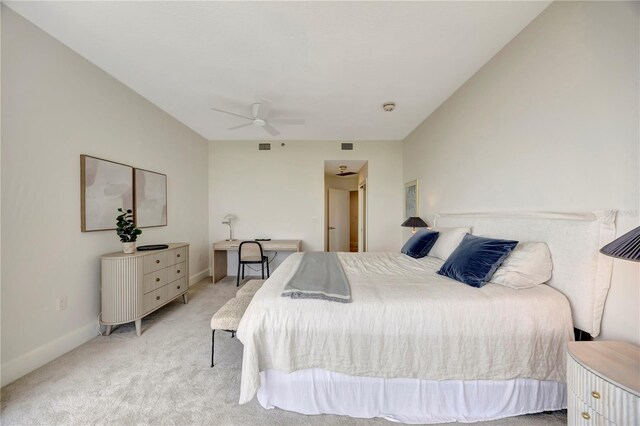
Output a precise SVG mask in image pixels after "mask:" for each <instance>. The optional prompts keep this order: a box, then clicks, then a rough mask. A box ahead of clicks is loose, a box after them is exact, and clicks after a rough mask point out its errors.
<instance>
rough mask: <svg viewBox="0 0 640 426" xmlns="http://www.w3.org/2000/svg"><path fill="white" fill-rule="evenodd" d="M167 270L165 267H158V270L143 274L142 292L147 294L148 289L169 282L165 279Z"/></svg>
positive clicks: (150, 289)
mask: <svg viewBox="0 0 640 426" xmlns="http://www.w3.org/2000/svg"><path fill="white" fill-rule="evenodd" d="M167 272H168V271H167V269H160V270H159V271H155V272H151V273H150V274H145V276H144V279H143V286H144V294H147V293H149V292H150V291H153V290H155V289H157V288H160V287H162V286H163V285H165V284H167V283H168V282H169V281H168V280H167Z"/></svg>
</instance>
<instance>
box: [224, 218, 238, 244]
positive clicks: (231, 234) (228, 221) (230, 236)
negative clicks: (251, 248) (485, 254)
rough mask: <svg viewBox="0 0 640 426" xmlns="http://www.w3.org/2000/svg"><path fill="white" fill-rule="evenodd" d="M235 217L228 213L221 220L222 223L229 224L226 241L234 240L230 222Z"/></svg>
mask: <svg viewBox="0 0 640 426" xmlns="http://www.w3.org/2000/svg"><path fill="white" fill-rule="evenodd" d="M235 218H236V217H235V216H234V215H232V214H228V215H226V216H225V217H224V220H223V221H222V223H223V224H225V225H229V239H227V241H235V238H233V223H232V222H231V221H232V220H233V219H235Z"/></svg>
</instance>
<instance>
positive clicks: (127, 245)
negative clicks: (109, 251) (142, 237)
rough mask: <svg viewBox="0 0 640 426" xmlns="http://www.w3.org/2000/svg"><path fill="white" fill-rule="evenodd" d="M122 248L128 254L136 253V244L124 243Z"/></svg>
mask: <svg viewBox="0 0 640 426" xmlns="http://www.w3.org/2000/svg"><path fill="white" fill-rule="evenodd" d="M122 247H123V249H124V252H125V253H126V254H131V253H135V252H136V242H135V241H134V242H132V243H122Z"/></svg>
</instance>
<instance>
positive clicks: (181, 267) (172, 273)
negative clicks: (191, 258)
mask: <svg viewBox="0 0 640 426" xmlns="http://www.w3.org/2000/svg"><path fill="white" fill-rule="evenodd" d="M166 271H167V282H169V283H170V282H173V281H175V280H177V279H178V278H182V277H184V276H185V275H186V273H187V262H182V263H178V264H176V265H173V266H169V267H168V268H167V269H166Z"/></svg>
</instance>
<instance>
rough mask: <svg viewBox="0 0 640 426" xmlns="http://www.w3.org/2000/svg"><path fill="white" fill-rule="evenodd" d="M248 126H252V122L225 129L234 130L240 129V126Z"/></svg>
mask: <svg viewBox="0 0 640 426" xmlns="http://www.w3.org/2000/svg"><path fill="white" fill-rule="evenodd" d="M248 126H253V123H245V124H241V125H239V126H233V127H229V128H228V129H227V130H236V129H240V128H242V127H248Z"/></svg>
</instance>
